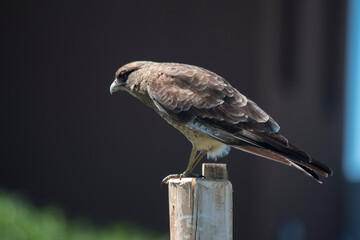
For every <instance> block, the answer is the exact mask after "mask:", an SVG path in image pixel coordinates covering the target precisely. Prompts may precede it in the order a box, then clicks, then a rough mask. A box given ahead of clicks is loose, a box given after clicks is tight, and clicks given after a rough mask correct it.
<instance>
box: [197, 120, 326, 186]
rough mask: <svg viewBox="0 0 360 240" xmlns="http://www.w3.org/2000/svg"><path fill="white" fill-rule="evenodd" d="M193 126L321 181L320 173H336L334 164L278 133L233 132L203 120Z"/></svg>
mask: <svg viewBox="0 0 360 240" xmlns="http://www.w3.org/2000/svg"><path fill="white" fill-rule="evenodd" d="M192 127H193V128H194V129H196V130H199V131H201V132H202V133H204V134H206V135H208V136H210V137H212V138H214V139H216V140H218V141H220V142H223V143H225V144H228V145H230V146H232V147H233V148H236V149H239V150H242V151H245V152H248V153H251V154H254V155H257V156H260V157H264V158H268V159H271V160H274V161H277V162H280V163H283V164H286V165H288V166H292V167H295V168H297V169H299V170H300V171H302V172H303V173H305V174H306V175H307V176H310V177H312V178H314V179H315V180H316V181H318V182H319V183H321V181H320V180H319V176H318V175H317V174H321V175H322V176H324V177H328V176H331V175H332V174H333V171H332V170H331V168H329V167H328V166H326V165H325V164H324V163H322V162H320V161H317V160H314V159H313V158H312V157H311V156H310V155H309V154H307V153H306V152H304V151H302V150H301V149H299V148H298V147H296V146H294V145H292V144H290V143H289V141H288V139H287V138H285V137H284V136H282V135H280V134H278V133H273V134H269V133H264V132H256V131H249V130H245V129H243V130H240V131H238V132H236V133H230V132H228V131H226V130H224V129H221V128H214V126H211V125H209V124H208V123H206V122H204V121H202V120H197V122H196V123H194V125H193V126H192Z"/></svg>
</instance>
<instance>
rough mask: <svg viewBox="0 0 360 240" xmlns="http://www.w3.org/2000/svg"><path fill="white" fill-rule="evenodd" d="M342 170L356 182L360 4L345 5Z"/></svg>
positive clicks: (359, 174)
mask: <svg viewBox="0 0 360 240" xmlns="http://www.w3.org/2000/svg"><path fill="white" fill-rule="evenodd" d="M348 4H349V5H348V28H347V52H346V54H347V55H346V88H345V91H346V92H345V97H346V99H345V104H346V106H345V146H344V161H343V164H344V165H343V169H344V173H345V177H346V179H347V180H348V181H351V182H360V1H358V0H350V1H349V2H348Z"/></svg>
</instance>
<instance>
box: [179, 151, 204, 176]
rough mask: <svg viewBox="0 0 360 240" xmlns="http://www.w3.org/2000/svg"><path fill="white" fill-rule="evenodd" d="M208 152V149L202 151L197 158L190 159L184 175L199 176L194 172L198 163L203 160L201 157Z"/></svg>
mask: <svg viewBox="0 0 360 240" xmlns="http://www.w3.org/2000/svg"><path fill="white" fill-rule="evenodd" d="M196 152H197V151H196ZM206 153H207V152H206V151H200V152H199V154H198V155H197V156H196V158H194V159H193V161H191V159H190V160H189V164H188V167H187V168H186V170H185V172H183V174H182V175H184V176H185V177H188V176H196V177H199V176H198V175H196V174H193V173H192V172H193V171H194V169H195V167H196V165H198V164H199V162H200V161H201V159H202V158H203V157H204V156H205V155H206Z"/></svg>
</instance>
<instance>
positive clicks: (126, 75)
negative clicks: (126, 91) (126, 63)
mask: <svg viewBox="0 0 360 240" xmlns="http://www.w3.org/2000/svg"><path fill="white" fill-rule="evenodd" d="M127 77H128V72H126V71H122V72H121V73H120V74H119V76H118V77H117V78H118V79H119V80H121V81H122V82H125V81H126V80H127Z"/></svg>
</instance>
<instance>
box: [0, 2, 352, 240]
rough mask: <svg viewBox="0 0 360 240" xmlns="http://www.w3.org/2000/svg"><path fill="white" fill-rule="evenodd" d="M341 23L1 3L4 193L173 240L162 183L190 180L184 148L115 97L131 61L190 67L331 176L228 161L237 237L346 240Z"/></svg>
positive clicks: (296, 13)
mask: <svg viewBox="0 0 360 240" xmlns="http://www.w3.org/2000/svg"><path fill="white" fill-rule="evenodd" d="M346 12H347V2H346V1H341V0H338V1H325V0H319V1H313V0H302V1H288V0H274V1H254V0H238V1H232V2H225V1H203V0H201V1H165V0H164V1H94V0H92V1H77V2H76V1H23V2H21V1H10V0H8V1H6V0H5V1H1V3H0V18H1V23H0V24H1V38H0V42H1V65H0V68H1V72H0V74H1V82H0V91H1V92H0V98H1V102H0V106H1V119H0V127H1V135H0V141H1V143H0V157H1V160H0V164H1V166H0V186H1V187H2V188H5V189H7V190H9V191H17V192H21V193H22V194H24V195H25V196H27V197H28V198H29V199H31V201H32V202H34V203H35V204H36V205H38V206H43V205H46V204H49V203H54V204H58V205H59V206H61V207H62V208H63V209H65V211H66V213H67V214H68V215H70V216H73V217H77V216H83V217H87V218H89V219H91V221H94V222H96V223H98V224H106V223H109V222H112V221H118V220H130V221H133V222H136V223H138V224H141V225H143V226H146V227H148V228H152V229H154V230H156V231H160V232H167V231H169V222H168V199H167V194H168V192H167V188H166V187H163V188H161V187H160V181H161V180H162V178H163V177H165V176H166V175H167V174H170V173H179V172H182V171H183V170H184V169H185V167H186V164H187V160H188V156H189V154H190V150H191V145H190V143H189V142H188V141H187V140H186V138H185V137H183V136H182V135H181V134H180V133H179V132H177V131H176V130H175V129H174V128H172V127H171V126H169V125H168V124H167V123H166V122H165V121H163V120H162V119H161V118H160V117H159V116H157V114H156V113H155V112H154V111H153V110H151V109H150V108H147V107H146V106H145V105H143V104H142V103H140V102H139V101H138V100H137V99H135V98H133V97H131V96H130V95H129V94H126V93H116V94H114V95H113V96H111V95H110V94H109V86H110V84H111V82H112V81H113V78H114V73H115V71H116V70H117V68H118V67H120V66H121V65H124V64H126V63H128V62H130V61H134V60H153V61H171V62H181V63H188V64H194V65H198V66H202V67H204V68H207V69H210V70H212V71H214V72H216V73H218V74H219V75H221V76H223V77H224V78H225V79H227V80H228V81H229V82H231V84H232V85H233V86H234V87H236V88H237V89H239V91H240V92H241V93H243V94H245V95H246V96H247V97H249V98H250V99H252V100H254V101H255V102H257V103H258V104H259V105H260V106H261V107H262V108H263V109H264V110H265V111H267V112H268V113H270V114H271V116H272V117H273V118H274V119H275V120H276V121H277V122H278V123H279V124H280V125H281V133H282V134H283V135H285V136H287V137H288V138H289V139H290V140H291V141H292V143H294V144H296V145H298V146H299V147H301V148H303V149H305V150H306V151H307V152H309V153H310V154H311V155H313V156H314V157H315V158H317V159H318V160H321V161H323V162H325V163H326V164H328V165H330V166H331V167H332V168H333V169H334V171H335V174H334V176H333V177H331V178H329V179H324V180H325V183H324V184H322V185H320V184H318V183H316V182H315V181H312V180H311V179H310V178H307V177H305V176H304V175H303V174H302V173H300V172H298V171H297V170H295V169H292V168H289V167H287V166H284V165H281V164H276V163H274V162H271V161H268V160H264V159H261V158H258V157H254V156H252V155H249V154H246V153H243V152H240V151H236V150H232V152H231V153H230V155H229V156H228V157H226V158H225V159H221V160H220V162H225V163H227V164H228V170H229V175H230V180H231V181H232V184H233V187H234V239H290V238H287V237H286V236H291V234H295V235H293V236H297V237H299V238H291V239H352V238H345V237H344V236H345V235H346V234H347V233H344V231H345V230H344V229H345V228H346V227H344V225H345V224H346V218H347V216H346V214H345V212H346V211H345V210H346V203H347V200H346V196H347V194H346V189H347V187H346V186H347V184H346V181H345V179H344V177H343V172H342V167H341V166H342V146H343V144H342V142H343V141H342V139H343V131H342V129H343V115H344V114H343V105H344V104H343V103H344V101H343V97H344V94H343V91H344V82H345V81H344V59H345V41H346V38H345V36H346V35H345V34H346ZM198 170H199V169H198ZM199 171H200V170H199ZM289 234H290V235H289ZM346 236H347V235H346Z"/></svg>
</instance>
